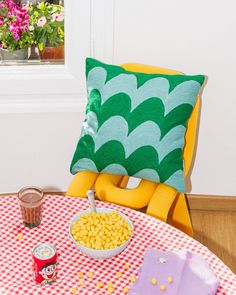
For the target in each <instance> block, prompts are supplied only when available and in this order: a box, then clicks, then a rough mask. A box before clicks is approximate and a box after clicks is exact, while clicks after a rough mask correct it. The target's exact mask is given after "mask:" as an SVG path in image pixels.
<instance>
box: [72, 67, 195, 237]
mask: <svg viewBox="0 0 236 295" xmlns="http://www.w3.org/2000/svg"><path fill="white" fill-rule="evenodd" d="M122 67H123V68H124V69H126V70H128V71H132V72H142V73H153V74H154V73H155V74H168V75H173V74H175V75H176V74H182V73H180V72H177V71H174V70H169V69H163V68H158V67H152V66H146V65H140V64H124V65H122ZM199 107H200V98H199V97H198V98H197V101H196V104H195V106H194V109H193V112H192V115H191V117H190V119H189V121H188V125H187V130H186V134H185V147H184V151H183V159H184V175H185V177H187V176H188V174H189V172H190V167H191V163H192V158H193V155H194V149H195V143H196V132H197V123H198V115H199ZM128 179H129V178H128V176H120V175H111V174H99V173H95V172H89V171H82V172H78V173H77V174H76V175H75V176H74V178H73V180H72V182H71V183H70V186H69V188H68V190H67V195H68V196H79V197H86V192H87V190H88V189H90V188H91V187H95V191H96V195H97V197H98V198H99V199H100V200H102V201H108V202H113V203H116V204H119V205H122V206H127V207H130V208H134V209H141V208H144V207H147V210H146V213H147V214H149V215H152V216H154V217H156V218H158V219H160V220H162V221H164V222H167V221H168V222H169V223H170V224H172V225H173V226H175V227H177V228H179V229H180V230H182V231H183V232H185V233H187V234H188V235H190V236H192V234H193V230H192V224H191V220H190V216H189V211H188V207H187V203H186V198H185V195H184V194H183V193H178V192H177V191H176V189H174V188H172V187H170V186H168V185H165V184H161V183H160V184H157V183H154V182H151V181H147V180H141V181H140V183H139V185H138V186H137V187H136V188H134V189H127V188H126V185H127V183H128Z"/></svg>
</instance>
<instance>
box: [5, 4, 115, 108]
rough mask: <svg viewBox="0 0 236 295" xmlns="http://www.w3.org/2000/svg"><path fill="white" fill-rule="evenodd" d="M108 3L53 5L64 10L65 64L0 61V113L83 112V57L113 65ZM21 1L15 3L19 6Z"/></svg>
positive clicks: (111, 24)
mask: <svg viewBox="0 0 236 295" xmlns="http://www.w3.org/2000/svg"><path fill="white" fill-rule="evenodd" d="M2 1H3V0H0V3H1V2H2ZM113 1H114V0H99V1H97V0H64V1H58V0H57V1H55V2H56V3H59V4H60V5H62V6H63V7H64V14H65V20H64V21H65V23H64V60H61V61H58V60H49V61H47V62H45V61H42V60H39V59H35V60H34V59H29V60H25V61H23V62H22V63H20V62H17V63H16V62H15V63H14V62H11V61H8V63H5V64H1V61H0V88H1V91H0V113H16V112H17V113H22V112H29V113H31V112H38V111H46V112H47V111H49V112H54V111H56V112H57V111H60V112H67V111H68V112H71V111H72V112H77V111H78V110H79V109H84V107H85V105H86V84H85V82H86V81H85V58H86V57H87V56H92V57H94V58H97V59H101V60H104V61H105V62H112V55H113V7H114V4H113V3H114V2H113ZM31 2H33V3H35V2H38V0H31ZM47 2H48V3H49V2H54V1H52V0H50V1H47ZM55 2H54V3H53V4H55ZM18 3H19V0H18ZM24 3H27V2H26V1H25V0H21V1H20V5H23V4H24ZM36 53H37V52H36ZM9 64H10V66H9ZM35 64H36V65H37V66H36V65H35Z"/></svg>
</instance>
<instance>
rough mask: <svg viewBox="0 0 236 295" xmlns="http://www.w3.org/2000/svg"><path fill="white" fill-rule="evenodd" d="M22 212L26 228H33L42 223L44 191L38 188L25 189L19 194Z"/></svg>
mask: <svg viewBox="0 0 236 295" xmlns="http://www.w3.org/2000/svg"><path fill="white" fill-rule="evenodd" d="M17 196H18V199H19V203H20V210H21V215H22V219H23V223H24V225H25V226H27V227H30V228H33V227H36V226H38V225H39V224H40V222H41V212H42V206H43V191H42V190H41V189H40V188H37V187H33V186H32V187H24V188H22V189H21V190H20V191H19V192H18V195H17Z"/></svg>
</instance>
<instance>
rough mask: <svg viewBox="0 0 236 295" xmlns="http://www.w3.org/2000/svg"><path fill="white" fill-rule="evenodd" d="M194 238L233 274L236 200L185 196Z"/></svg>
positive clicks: (235, 265) (235, 268)
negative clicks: (219, 259)
mask: <svg viewBox="0 0 236 295" xmlns="http://www.w3.org/2000/svg"><path fill="white" fill-rule="evenodd" d="M188 204H189V208H190V214H191V218H192V223H193V228H194V238H195V239H196V240H198V241H199V242H201V243H202V244H204V245H205V246H207V247H208V248H209V249H210V250H211V251H212V252H213V253H215V254H216V255H217V256H218V257H220V258H221V260H223V261H224V263H225V264H226V265H228V266H229V268H230V269H231V270H232V271H233V272H234V273H236V197H224V196H200V195H190V196H188Z"/></svg>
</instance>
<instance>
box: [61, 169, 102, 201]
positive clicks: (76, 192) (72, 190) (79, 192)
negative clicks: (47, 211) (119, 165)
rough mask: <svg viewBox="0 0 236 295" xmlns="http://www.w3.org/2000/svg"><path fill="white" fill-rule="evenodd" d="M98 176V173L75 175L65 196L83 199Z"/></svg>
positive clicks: (82, 172) (85, 172) (81, 172)
mask: <svg viewBox="0 0 236 295" xmlns="http://www.w3.org/2000/svg"><path fill="white" fill-rule="evenodd" d="M98 175H99V174H98V173H95V172H90V171H80V172H78V173H76V174H75V176H74V178H73V179H72V181H71V183H70V185H69V187H68V189H67V192H66V195H67V196H71V197H82V198H85V197H86V194H87V191H88V190H89V189H90V188H91V187H93V186H94V184H95V181H96V179H97V177H98Z"/></svg>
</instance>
